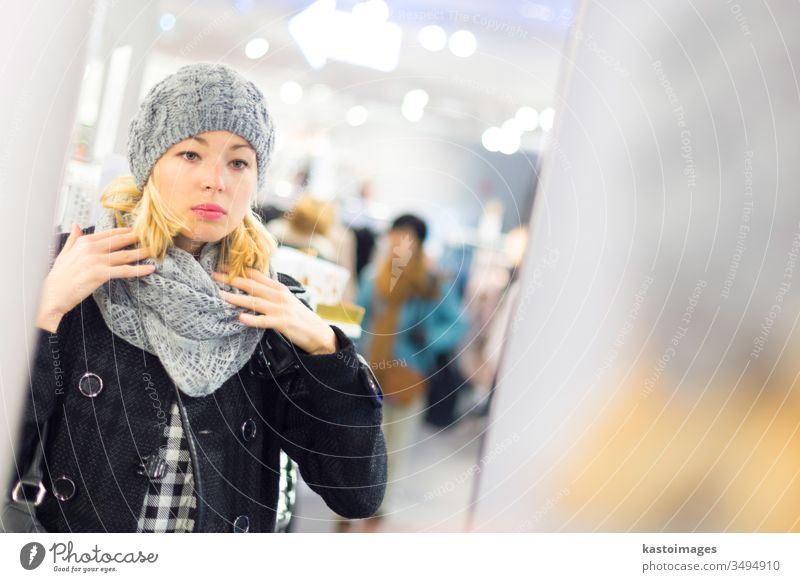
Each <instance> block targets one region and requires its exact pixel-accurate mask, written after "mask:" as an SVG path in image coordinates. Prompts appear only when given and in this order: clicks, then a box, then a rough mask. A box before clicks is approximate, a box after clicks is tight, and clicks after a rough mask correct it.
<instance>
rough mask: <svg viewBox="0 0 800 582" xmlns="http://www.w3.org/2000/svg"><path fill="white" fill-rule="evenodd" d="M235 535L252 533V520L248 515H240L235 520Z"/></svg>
mask: <svg viewBox="0 0 800 582" xmlns="http://www.w3.org/2000/svg"><path fill="white" fill-rule="evenodd" d="M233 531H234V533H247V532H249V531H250V518H249V517H247V516H246V515H240V516H238V517H237V518H236V519H234V520H233Z"/></svg>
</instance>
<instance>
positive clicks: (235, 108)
mask: <svg viewBox="0 0 800 582" xmlns="http://www.w3.org/2000/svg"><path fill="white" fill-rule="evenodd" d="M206 131H229V132H231V133H235V134H236V135H238V136H241V137H243V138H244V139H246V140H247V141H248V142H249V143H250V145H251V146H253V149H255V151H256V161H257V165H258V189H259V190H260V189H261V188H262V187H263V186H264V180H265V176H266V171H267V165H268V164H269V159H270V156H271V155H272V149H273V144H274V141H275V129H274V126H273V123H272V117H271V116H270V114H269V112H268V111H267V105H266V102H265V100H264V95H263V94H262V93H261V91H260V90H259V89H258V87H256V86H255V84H254V83H252V82H251V81H248V80H247V79H245V78H244V77H242V76H241V75H240V74H239V73H237V72H236V71H234V70H233V69H231V68H230V67H227V66H225V65H219V64H211V63H198V64H194V65H187V66H185V67H181V68H180V69H178V71H177V72H176V73H174V74H172V75H170V76H169V77H167V78H166V79H164V80H162V81H161V82H159V83H158V84H156V85H155V86H154V87H153V88H152V89H151V90H150V92H149V93H148V94H147V97H146V98H145V100H144V102H143V103H142V105H141V107H140V108H139V112H138V113H137V114H136V117H134V118H133V120H132V121H131V124H130V128H129V133H128V162H129V163H130V167H131V172H132V173H133V177H134V180H135V181H136V187H137V188H139V190H142V189H143V188H144V185H145V183H146V182H147V178H148V177H149V176H150V172H151V171H152V170H153V166H154V165H155V163H156V162H157V161H158V159H159V158H160V157H161V156H162V155H163V154H164V152H166V151H167V150H168V149H169V148H170V147H172V146H173V145H175V144H176V143H178V142H180V141H183V140H184V139H187V138H189V137H192V136H195V135H197V134H199V133H203V132H206Z"/></svg>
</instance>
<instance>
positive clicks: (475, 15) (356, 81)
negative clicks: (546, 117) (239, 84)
mask: <svg viewBox="0 0 800 582" xmlns="http://www.w3.org/2000/svg"><path fill="white" fill-rule="evenodd" d="M311 3H312V2H311V0H272V1H269V2H266V1H263V0H237V1H233V0H161V2H160V4H159V10H160V11H161V12H171V13H172V14H174V15H175V16H176V18H177V21H176V25H175V27H174V28H173V29H172V30H170V31H168V32H164V33H161V34H159V36H158V39H157V41H156V46H155V47H154V48H155V49H156V51H158V52H159V53H161V54H162V55H165V56H166V57H168V58H169V57H172V58H175V59H176V60H182V59H185V60H191V61H200V60H214V61H224V62H228V63H230V64H232V65H235V66H237V67H238V68H240V69H241V70H243V71H246V72H248V73H249V74H250V75H252V76H253V78H257V79H261V81H262V85H264V88H265V91H266V92H267V97H268V98H270V97H272V99H271V100H272V101H273V102H274V101H275V98H276V95H277V88H278V86H279V85H280V83H282V82H284V81H286V80H287V79H293V80H296V81H297V82H299V83H300V84H301V85H303V86H304V87H306V88H308V87H310V86H312V85H314V84H316V83H323V84H325V85H328V86H329V87H330V88H331V89H332V90H333V92H334V97H335V99H336V100H338V101H339V102H340V103H341V104H343V105H346V104H348V103H361V104H365V105H368V106H370V105H371V106H372V107H371V109H376V108H377V109H381V108H385V110H386V111H387V112H391V113H392V114H393V115H395V116H397V117H399V107H400V103H401V102H402V98H403V95H404V94H405V92H406V91H408V90H410V89H414V88H423V89H425V90H426V91H427V92H428V93H429V95H430V102H429V105H428V108H427V110H426V116H427V119H428V123H430V122H431V119H430V117H438V118H439V119H438V121H439V123H440V125H446V126H447V127H448V128H449V129H448V131H449V133H451V134H453V133H454V132H456V133H459V134H461V133H462V132H464V135H470V136H472V138H473V139H474V140H479V139H480V137H479V136H480V132H482V131H483V129H485V128H486V127H488V126H490V125H494V124H500V123H502V121H503V120H504V119H507V118H508V117H510V116H513V114H514V112H515V111H516V110H517V108H518V107H520V106H521V105H530V106H533V107H535V108H537V109H541V108H544V107H547V106H551V105H553V104H554V103H553V96H554V92H555V83H556V82H557V78H558V70H559V65H560V62H561V56H562V50H563V45H564V42H565V39H566V35H567V31H568V26H569V20H571V18H572V10H573V5H574V2H572V1H570V0H540V1H537V2H532V1H529V0H502V1H496V2H486V1H479V0H438V1H435V2H431V1H429V2H422V1H414V0H388V2H387V3H388V5H389V8H390V17H389V19H390V21H392V22H395V23H397V24H399V25H401V26H402V28H403V42H402V49H401V54H400V59H399V65H398V67H397V69H395V70H394V71H392V72H390V73H384V72H380V71H374V70H370V69H366V68H363V67H357V66H354V65H349V64H344V63H337V62H332V61H329V62H328V64H327V65H326V66H325V67H323V68H322V69H317V70H315V69H312V68H311V67H310V66H309V65H308V63H307V62H306V60H305V58H304V57H303V55H302V53H301V52H300V50H299V48H298V46H297V44H296V43H295V41H294V39H293V38H292V37H291V36H290V34H289V32H288V28H287V23H288V21H289V19H290V18H291V17H292V16H293V15H294V14H297V13H298V12H299V11H302V10H304V9H305V8H306V7H307V6H309V5H310V4H311ZM353 4H355V2H354V1H353V0H339V1H338V2H337V9H338V10H348V9H350V8H351V7H352V5H353ZM427 24H438V25H440V26H442V27H443V28H444V29H445V30H446V31H447V32H448V33H450V32H454V31H455V30H458V29H461V28H466V29H469V30H471V31H472V32H473V33H474V34H475V36H476V37H477V46H478V48H477V51H476V53H475V54H473V55H472V56H470V57H467V58H460V57H456V56H454V55H453V54H452V53H451V52H450V51H449V50H447V49H444V50H442V51H440V52H437V53H432V52H429V51H427V50H425V49H423V48H422V47H421V46H420V45H419V43H418V42H417V31H418V30H419V29H420V28H422V27H423V26H425V25H427ZM257 36H261V37H264V38H266V39H267V40H268V41H269V44H270V49H269V51H268V53H267V54H266V55H265V56H264V57H263V58H261V59H259V60H257V61H254V60H251V59H248V58H247V57H246V56H245V55H244V47H245V44H246V43H247V41H249V40H250V39H252V38H254V37H257ZM371 116H372V113H371Z"/></svg>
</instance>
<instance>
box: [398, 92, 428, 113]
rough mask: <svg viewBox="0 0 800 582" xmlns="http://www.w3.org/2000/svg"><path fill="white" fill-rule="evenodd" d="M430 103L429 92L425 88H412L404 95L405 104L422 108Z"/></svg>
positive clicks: (414, 107)
mask: <svg viewBox="0 0 800 582" xmlns="http://www.w3.org/2000/svg"><path fill="white" fill-rule="evenodd" d="M427 104H428V93H427V92H426V91H425V90H424V89H412V90H411V91H409V92H408V93H406V96H405V97H403V106H408V107H410V108H412V109H422V108H423V107H425V106H426V105H427Z"/></svg>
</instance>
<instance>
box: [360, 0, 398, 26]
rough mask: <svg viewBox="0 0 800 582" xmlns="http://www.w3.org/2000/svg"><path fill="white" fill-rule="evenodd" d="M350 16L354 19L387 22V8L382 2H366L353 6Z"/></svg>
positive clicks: (381, 0) (368, 0)
mask: <svg viewBox="0 0 800 582" xmlns="http://www.w3.org/2000/svg"><path fill="white" fill-rule="evenodd" d="M352 14H353V16H354V17H355V18H361V19H364V20H369V21H370V22H375V23H380V22H386V21H387V20H389V7H388V6H387V5H386V2H384V1H383V0H367V2H359V3H358V4H356V5H355V6H353V10H352Z"/></svg>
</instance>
